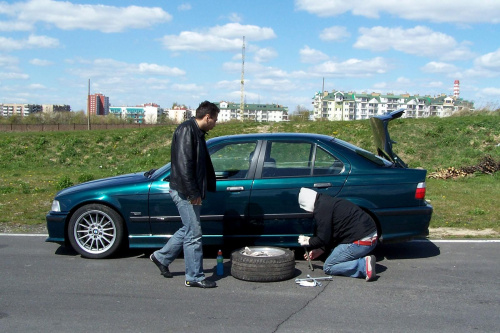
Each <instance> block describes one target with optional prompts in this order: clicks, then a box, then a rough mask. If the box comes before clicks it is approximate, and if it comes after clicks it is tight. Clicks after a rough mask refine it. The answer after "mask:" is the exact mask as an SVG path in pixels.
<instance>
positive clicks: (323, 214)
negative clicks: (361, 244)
mask: <svg viewBox="0 0 500 333" xmlns="http://www.w3.org/2000/svg"><path fill="white" fill-rule="evenodd" d="M313 216H314V220H315V221H316V232H315V236H314V237H311V238H310V239H309V245H310V246H311V249H317V248H320V247H325V248H334V247H335V246H337V245H338V244H349V243H352V242H355V241H357V240H360V239H362V238H364V237H366V236H369V235H372V234H373V233H376V232H377V226H376V224H375V221H373V219H372V217H371V216H370V215H368V213H366V212H365V211H364V210H363V209H361V208H360V207H359V206H357V205H355V204H353V203H352V202H350V201H348V200H345V199H341V198H334V197H331V196H329V195H326V194H318V196H317V197H316V203H315V205H314V212H313Z"/></svg>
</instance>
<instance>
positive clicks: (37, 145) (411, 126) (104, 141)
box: [0, 111, 500, 232]
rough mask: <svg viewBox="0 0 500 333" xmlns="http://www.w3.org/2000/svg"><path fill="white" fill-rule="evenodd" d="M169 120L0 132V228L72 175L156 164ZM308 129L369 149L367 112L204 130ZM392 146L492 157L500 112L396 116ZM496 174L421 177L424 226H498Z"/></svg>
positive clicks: (411, 152) (443, 159)
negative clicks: (353, 117) (430, 209)
mask: <svg viewBox="0 0 500 333" xmlns="http://www.w3.org/2000/svg"><path fill="white" fill-rule="evenodd" d="M174 130H175V125H166V126H161V127H154V128H144V129H118V130H100V131H70V132H29V133H0V147H1V151H0V169H1V170H2V173H1V174H0V232H5V231H11V232H12V231H13V232H23V231H30V230H33V229H37V228H38V229H42V228H43V226H44V224H45V215H46V213H47V212H48V211H49V210H50V205H51V202H52V199H53V197H54V195H55V193H56V192H57V191H58V190H59V189H61V188H64V187H67V186H70V185H72V184H77V183H80V182H84V181H88V180H92V179H98V178H103V177H109V176H115V175H119V174H124V173H130V172H139V171H146V170H149V169H151V168H158V167H160V166H162V165H163V164H165V163H167V162H168V161H169V159H170V140H171V137H172V133H173V131H174ZM256 132H311V133H321V134H327V135H331V136H335V137H338V138H340V139H342V140H345V141H349V142H351V143H353V144H355V145H358V146H360V147H362V148H365V149H367V150H369V151H374V145H373V142H372V136H371V128H370V125H369V122H368V121H367V120H363V121H350V122H326V121H320V122H307V121H306V122H304V121H302V122H290V123H255V122H230V123H224V124H218V125H217V127H215V129H214V130H212V131H211V132H210V134H209V138H210V137H216V136H221V135H228V134H240V133H256ZM390 133H391V137H392V139H393V140H395V141H397V142H398V144H396V145H394V150H395V152H396V153H397V154H398V155H399V156H400V157H401V158H402V159H403V161H405V162H406V163H407V164H409V166H410V167H413V168H416V167H419V168H425V169H427V171H428V176H429V174H430V173H433V172H436V171H439V170H443V169H447V168H449V167H455V168H460V167H466V166H472V165H476V164H478V163H479V162H480V161H481V159H482V158H483V157H485V156H488V155H489V156H491V157H492V158H493V159H494V160H495V161H499V160H500V147H499V146H498V144H499V143H500V113H499V112H498V111H496V112H489V113H488V114H485V113H479V114H475V115H468V116H460V117H450V118H426V119H399V120H395V121H393V122H391V126H390ZM499 193H500V176H499V175H498V172H496V173H495V174H493V175H490V174H482V173H475V174H472V175H469V176H467V177H465V178H458V179H446V180H444V179H428V180H427V199H428V200H429V201H430V202H431V204H432V205H433V206H434V214H433V217H432V221H431V227H433V228H436V227H452V228H467V229H470V230H482V229H487V228H491V229H493V230H495V231H496V232H500V222H499V220H500V209H499V208H498V206H499V205H498V197H499Z"/></svg>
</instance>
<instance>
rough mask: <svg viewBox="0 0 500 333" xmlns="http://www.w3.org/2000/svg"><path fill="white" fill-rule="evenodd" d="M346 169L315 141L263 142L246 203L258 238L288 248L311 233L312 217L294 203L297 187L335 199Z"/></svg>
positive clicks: (345, 163) (342, 161)
mask: <svg viewBox="0 0 500 333" xmlns="http://www.w3.org/2000/svg"><path fill="white" fill-rule="evenodd" d="M349 170H350V164H349V163H348V161H347V160H346V159H345V158H344V157H342V156H341V155H339V154H334V153H332V152H331V150H328V149H327V147H326V146H322V145H321V144H320V143H319V142H316V141H312V140H311V141H309V140H305V139H302V140H294V139H273V140H267V141H266V142H263V143H262V149H261V152H260V154H259V159H258V166H257V169H256V175H255V181H254V184H253V188H252V194H251V198H250V204H249V207H250V208H251V210H250V211H249V216H250V218H251V219H252V218H253V219H255V220H258V221H259V223H260V224H261V227H260V232H261V235H262V239H263V240H264V238H265V239H266V242H268V241H270V240H272V242H273V243H275V244H281V245H283V246H292V245H296V242H297V236H298V235H300V234H311V233H312V232H313V226H312V214H310V213H307V212H306V211H304V210H302V209H301V208H300V207H299V204H298V194H299V191H300V188H301V187H307V188H310V189H313V190H316V191H317V192H319V193H324V194H328V195H331V196H335V195H337V193H338V192H339V191H340V190H341V188H342V187H343V186H344V184H345V181H346V179H347V175H348V173H349Z"/></svg>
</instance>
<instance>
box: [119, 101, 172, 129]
mask: <svg viewBox="0 0 500 333" xmlns="http://www.w3.org/2000/svg"><path fill="white" fill-rule="evenodd" d="M109 114H112V115H115V116H117V117H119V118H122V119H129V120H131V121H132V122H133V123H136V124H156V123H157V122H158V119H159V118H160V116H161V115H162V114H163V109H162V108H161V107H160V106H159V105H157V104H154V103H150V104H143V105H138V106H110V107H109Z"/></svg>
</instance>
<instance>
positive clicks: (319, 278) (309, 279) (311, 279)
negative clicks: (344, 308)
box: [295, 274, 333, 286]
mask: <svg viewBox="0 0 500 333" xmlns="http://www.w3.org/2000/svg"><path fill="white" fill-rule="evenodd" d="M332 279H333V278H332V277H331V276H325V277H317V278H313V277H311V275H309V274H307V278H306V279H295V283H300V282H302V281H313V282H315V283H317V284H318V285H319V286H321V283H320V282H318V280H329V281H331V280H332Z"/></svg>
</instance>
